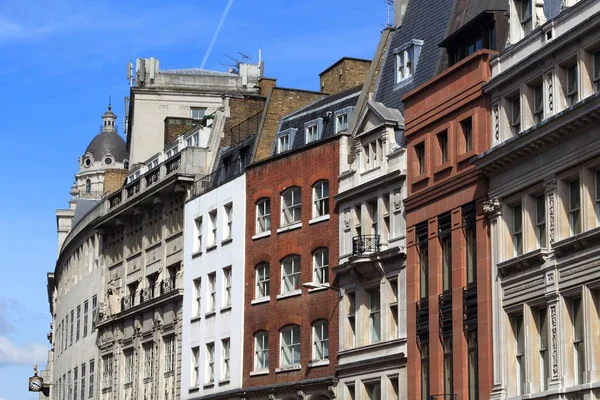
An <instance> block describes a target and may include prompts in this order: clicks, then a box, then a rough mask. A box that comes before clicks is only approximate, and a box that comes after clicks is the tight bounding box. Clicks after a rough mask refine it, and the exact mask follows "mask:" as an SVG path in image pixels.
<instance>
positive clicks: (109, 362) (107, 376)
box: [102, 354, 113, 389]
mask: <svg viewBox="0 0 600 400" xmlns="http://www.w3.org/2000/svg"><path fill="white" fill-rule="evenodd" d="M112 374H113V356H112V354H110V355H107V356H104V357H102V389H109V388H111V387H112Z"/></svg>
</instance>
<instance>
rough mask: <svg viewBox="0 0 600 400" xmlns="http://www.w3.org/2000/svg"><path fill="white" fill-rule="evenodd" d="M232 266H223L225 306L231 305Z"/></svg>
mask: <svg viewBox="0 0 600 400" xmlns="http://www.w3.org/2000/svg"><path fill="white" fill-rule="evenodd" d="M231 273H232V272H231V266H229V267H225V268H223V307H229V306H231V279H232V278H231Z"/></svg>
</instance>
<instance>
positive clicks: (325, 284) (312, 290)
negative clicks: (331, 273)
mask: <svg viewBox="0 0 600 400" xmlns="http://www.w3.org/2000/svg"><path fill="white" fill-rule="evenodd" d="M328 289H329V283H323V284H322V285H321V287H317V288H312V289H308V293H314V292H320V291H322V290H328Z"/></svg>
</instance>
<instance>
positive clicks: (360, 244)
mask: <svg viewBox="0 0 600 400" xmlns="http://www.w3.org/2000/svg"><path fill="white" fill-rule="evenodd" d="M380 250H381V236H380V235H362V236H355V237H353V238H352V255H353V256H355V257H356V256H361V255H363V254H365V253H368V254H371V253H379V251H380Z"/></svg>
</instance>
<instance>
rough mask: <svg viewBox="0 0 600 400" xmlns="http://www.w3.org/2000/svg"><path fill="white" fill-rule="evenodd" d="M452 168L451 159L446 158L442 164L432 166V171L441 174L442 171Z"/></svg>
mask: <svg viewBox="0 0 600 400" xmlns="http://www.w3.org/2000/svg"><path fill="white" fill-rule="evenodd" d="M450 169H452V160H448V161H446V162H445V163H443V164H440V165H436V166H435V167H433V173H434V175H435V174H441V173H442V172H444V171H448V170H450Z"/></svg>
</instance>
